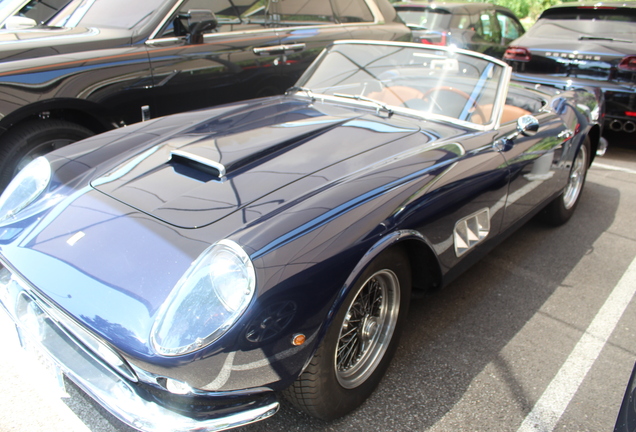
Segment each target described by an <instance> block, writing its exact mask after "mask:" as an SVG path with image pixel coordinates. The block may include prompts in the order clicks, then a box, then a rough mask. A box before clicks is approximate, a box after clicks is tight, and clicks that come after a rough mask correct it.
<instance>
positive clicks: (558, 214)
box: [541, 137, 592, 226]
mask: <svg viewBox="0 0 636 432" xmlns="http://www.w3.org/2000/svg"><path fill="white" fill-rule="evenodd" d="M591 147H592V146H591V145H590V139H589V138H588V137H585V140H584V141H583V144H581V146H580V147H579V149H578V150H577V152H576V156H575V157H574V161H573V163H572V167H571V168H570V176H569V178H568V184H567V185H566V186H565V188H564V189H563V192H561V194H559V196H557V197H556V198H555V199H554V200H552V202H550V203H549V204H548V205H547V206H546V207H545V209H544V210H543V212H542V214H541V219H542V220H543V221H544V222H545V223H547V224H549V225H553V226H558V225H563V224H564V223H566V222H567V221H568V220H570V218H571V217H572V215H573V214H574V210H576V206H577V205H578V204H579V201H580V199H581V193H582V192H583V186H584V185H585V178H586V177H587V170H588V168H589V166H590V151H591Z"/></svg>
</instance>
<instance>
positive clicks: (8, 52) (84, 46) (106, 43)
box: [0, 27, 131, 64]
mask: <svg viewBox="0 0 636 432" xmlns="http://www.w3.org/2000/svg"><path fill="white" fill-rule="evenodd" d="M130 43H131V32H130V31H129V30H120V29H97V28H86V27H74V28H63V27H37V28H34V29H26V30H17V31H6V30H3V31H0V61H4V62H7V61H15V60H24V59H35V60H36V61H37V60H39V61H40V62H41V59H40V58H41V57H46V56H54V55H58V54H68V53H75V52H81V51H86V50H94V49H103V48H114V47H119V46H125V45H130ZM40 64H41V63H40Z"/></svg>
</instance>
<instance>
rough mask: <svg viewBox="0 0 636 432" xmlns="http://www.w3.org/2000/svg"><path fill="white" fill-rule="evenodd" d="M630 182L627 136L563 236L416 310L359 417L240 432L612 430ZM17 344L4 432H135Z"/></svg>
mask: <svg viewBox="0 0 636 432" xmlns="http://www.w3.org/2000/svg"><path fill="white" fill-rule="evenodd" d="M635 184H636V136H635V135H633V134H632V135H631V136H630V135H627V136H623V137H619V139H615V140H613V141H612V142H610V149H609V151H608V153H607V155H606V156H604V157H603V158H598V159H597V160H596V162H595V164H594V165H593V166H592V168H591V170H590V171H589V173H588V178H587V184H586V186H585V189H584V191H583V195H582V198H581V202H580V204H579V207H578V209H577V211H576V213H575V214H574V216H573V218H572V219H571V220H570V221H569V222H568V223H567V224H566V225H564V226H562V227H558V228H551V227H546V226H544V225H542V224H541V223H540V222H538V221H535V220H532V221H530V222H529V223H528V224H526V225H525V226H523V227H522V228H521V229H520V230H519V231H518V232H516V233H514V234H513V235H511V236H510V237H509V238H508V239H507V240H506V241H505V242H504V243H502V244H501V245H499V246H498V247H497V248H495V249H494V250H493V251H492V252H491V253H490V255H488V256H487V257H486V258H485V259H483V260H482V261H480V262H479V263H477V264H476V265H475V266H474V267H472V268H471V269H470V270H468V271H467V272H466V273H465V274H464V275H462V276H461V277H460V278H459V279H458V280H456V281H455V282H453V283H452V284H451V285H449V286H448V287H446V288H445V289H444V290H442V291H440V292H438V293H435V294H433V295H431V296H429V297H426V298H424V299H419V300H415V301H413V302H412V304H411V308H410V311H409V323H408V328H407V329H406V331H405V333H404V335H403V337H402V340H401V344H400V348H399V350H398V352H397V354H396V356H395V358H394V360H393V363H392V365H391V367H390V368H389V371H388V373H387V375H386V377H385V378H384V380H383V381H382V382H381V384H380V386H379V388H378V389H377V391H376V392H375V393H374V394H373V396H372V397H371V398H370V399H369V400H368V401H367V402H366V403H365V404H364V405H363V406H362V407H361V408H360V409H358V410H357V411H355V412H354V413H352V414H350V415H349V416H346V417H344V418H342V419H339V420H336V421H334V422H329V423H327V422H322V421H318V420H315V419H312V418H310V417H308V416H306V415H304V414H302V413H299V412H298V411H296V410H295V409H293V408H292V407H291V406H289V405H288V404H286V403H283V406H282V407H281V409H280V411H279V413H278V414H276V415H275V416H274V417H272V418H271V419H268V420H265V421H263V422H259V423H255V424H253V425H249V426H245V427H243V428H240V429H236V430H237V431H239V432H265V431H267V432H276V431H285V432H292V431H325V432H326V431H329V432H335V431H348V432H351V431H369V430H373V431H435V432H444V431H526V430H544V431H552V430H554V431H611V430H612V428H613V426H614V422H615V420H616V415H617V413H618V409H619V407H620V403H621V400H622V397H623V394H624V391H625V386H626V385H627V381H628V379H629V374H630V372H631V369H632V367H633V365H634V362H635V360H636V301H635V300H634V299H633V298H632V295H633V291H632V289H633V288H632V287H634V286H636V280H634V279H633V278H634V277H636V276H635V275H636V264H635V262H636V220H635V218H634V216H633V215H634V214H635V213H636V187H635ZM5 324H6V323H5ZM2 328H6V327H2ZM11 337H12V335H11V334H10V333H8V332H2V333H0V346H2V347H3V349H2V355H1V356H0V382H1V383H2V387H3V391H1V392H0V432H8V431H37V430H48V431H58V430H59V431H62V430H63V431H68V432H74V431H91V432H98V431H99V432H112V431H132V429H131V428H129V427H127V426H125V425H123V424H122V423H120V422H119V421H117V420H116V419H114V418H113V417H112V416H110V415H109V414H108V413H106V412H104V411H103V410H102V409H101V408H99V407H98V406H97V405H96V404H95V403H94V402H92V401H91V400H90V398H88V397H87V396H85V395H84V394H83V393H82V392H81V391H79V390H77V389H76V388H75V387H74V386H73V385H72V384H70V383H68V382H67V385H66V388H67V392H68V395H69V397H66V398H63V399H60V398H59V397H58V396H59V395H58V390H56V387H55V386H54V385H53V384H52V383H51V380H50V377H49V376H48V374H47V373H46V372H41V371H40V372H38V373H37V374H36V373H35V372H34V371H36V370H38V369H39V367H37V366H38V364H37V363H38V362H37V361H33V360H32V359H31V358H30V356H28V355H25V354H24V353H23V352H22V351H21V350H19V349H18V348H13V347H14V346H15V343H14V342H15V341H13V340H11Z"/></svg>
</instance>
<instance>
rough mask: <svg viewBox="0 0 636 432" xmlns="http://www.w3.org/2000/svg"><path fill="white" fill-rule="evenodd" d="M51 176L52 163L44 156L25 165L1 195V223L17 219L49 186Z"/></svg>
mask: <svg viewBox="0 0 636 432" xmlns="http://www.w3.org/2000/svg"><path fill="white" fill-rule="evenodd" d="M51 177H52V170H51V165H50V164H49V161H48V159H46V158H45V157H44V156H41V157H39V158H37V159H34V160H33V161H31V162H30V163H29V164H28V165H27V166H26V167H24V168H23V169H22V171H20V172H19V173H18V175H17V176H15V177H14V179H13V180H11V183H9V185H8V186H7V188H6V189H5V190H4V192H3V193H2V196H0V224H5V223H7V222H12V221H13V220H15V219H16V216H17V214H18V213H20V212H21V211H22V210H24V209H25V208H26V207H27V206H28V205H29V204H31V203H32V202H34V201H35V200H36V199H37V198H38V197H39V196H40V195H41V194H42V193H43V192H44V191H45V190H46V189H47V188H48V186H49V183H50V182H51Z"/></svg>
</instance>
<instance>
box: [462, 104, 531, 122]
mask: <svg viewBox="0 0 636 432" xmlns="http://www.w3.org/2000/svg"><path fill="white" fill-rule="evenodd" d="M492 107H493V105H492V104H485V105H479V108H480V110H481V113H483V115H484V116H485V117H486V118H482V117H481V116H480V115H479V114H480V112H479V111H475V112H474V113H473V115H472V117H471V119H470V121H471V122H473V123H477V124H485V123H486V122H487V121H489V120H490V117H491V115H492ZM528 114H530V111H528V110H525V109H523V108H519V107H517V106H514V105H504V107H503V112H502V113H501V123H502V124H503V123H509V122H512V121H515V120H517V119H518V118H519V117H522V116H524V115H528Z"/></svg>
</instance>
